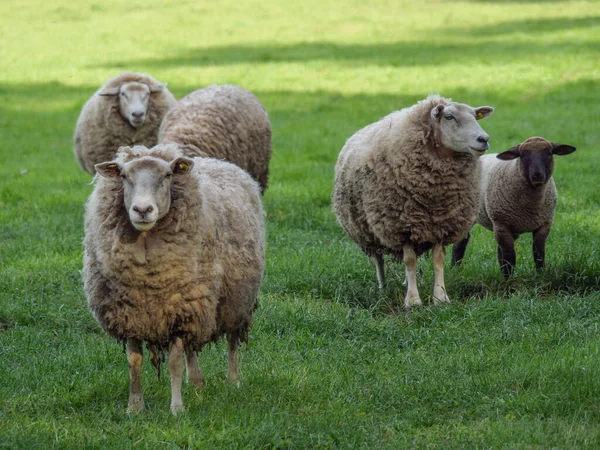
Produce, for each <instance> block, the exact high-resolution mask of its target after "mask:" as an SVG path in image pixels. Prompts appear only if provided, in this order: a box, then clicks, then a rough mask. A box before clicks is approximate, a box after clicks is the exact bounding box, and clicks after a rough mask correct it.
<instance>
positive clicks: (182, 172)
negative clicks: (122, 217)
mask: <svg viewBox="0 0 600 450" xmlns="http://www.w3.org/2000/svg"><path fill="white" fill-rule="evenodd" d="M193 166H194V161H193V160H192V159H190V158H185V157H180V158H177V159H175V160H174V161H171V162H170V163H168V162H166V161H164V160H162V159H158V158H154V157H152V156H143V157H141V158H135V159H133V160H132V161H130V162H127V163H125V164H122V163H120V162H117V161H111V162H106V163H101V164H96V166H95V167H96V171H97V172H98V173H99V174H100V175H102V176H104V177H121V178H122V180H123V199H124V203H125V209H126V210H127V214H128V215H129V220H130V221H131V224H132V225H133V226H134V227H135V228H136V229H137V230H139V231H148V230H151V229H152V228H153V227H154V226H155V225H156V222H158V221H159V220H160V219H162V218H163V217H164V216H166V215H167V213H168V212H169V208H170V207H171V182H172V180H173V177H179V176H186V175H188V174H189V172H190V170H191V169H192V167H193Z"/></svg>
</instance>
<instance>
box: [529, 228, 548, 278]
mask: <svg viewBox="0 0 600 450" xmlns="http://www.w3.org/2000/svg"><path fill="white" fill-rule="evenodd" d="M551 227H552V224H551V223H548V224H544V225H543V226H542V227H540V228H538V229H537V230H535V231H534V232H533V261H534V262H535V268H536V269H538V270H541V269H543V268H544V266H545V265H546V239H548V235H549V234H550V229H551Z"/></svg>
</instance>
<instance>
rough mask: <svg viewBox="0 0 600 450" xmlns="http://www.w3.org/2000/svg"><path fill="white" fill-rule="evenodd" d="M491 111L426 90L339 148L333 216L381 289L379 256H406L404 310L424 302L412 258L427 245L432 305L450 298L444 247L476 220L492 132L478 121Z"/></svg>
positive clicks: (382, 269) (382, 280)
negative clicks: (370, 262) (482, 163)
mask: <svg viewBox="0 0 600 450" xmlns="http://www.w3.org/2000/svg"><path fill="white" fill-rule="evenodd" d="M492 112H493V108H491V107H489V106H482V107H478V108H472V107H471V106H469V105H465V104H462V103H454V102H452V101H451V100H450V99H446V98H443V97H440V96H437V95H430V96H429V97H427V98H426V99H425V100H422V101H420V102H418V103H417V104H416V105H413V106H411V107H408V108H404V109H402V110H400V111H396V112H394V113H392V114H390V115H388V116H386V117H384V118H383V119H381V120H380V121H379V122H376V123H373V124H371V125H369V126H367V127H365V128H363V129H362V130H360V131H358V132H357V133H356V134H354V136H352V137H351V138H350V139H348V141H347V142H346V144H345V145H344V147H343V148H342V151H341V152H340V155H339V158H338V161H337V165H336V168H335V186H334V191H333V209H334V211H335V214H336V216H337V219H338V221H339V223H340V224H341V225H342V227H343V228H344V230H345V231H346V233H348V235H349V236H350V238H352V240H354V242H356V244H357V245H358V246H359V247H360V249H361V250H362V251H363V252H364V253H366V254H367V255H368V256H370V257H371V258H373V259H374V260H375V263H376V268H377V279H378V281H379V286H380V288H383V286H384V282H385V274H384V258H383V257H384V255H385V254H389V255H391V256H392V257H394V258H395V259H398V260H404V264H405V265H406V279H407V281H408V292H407V294H406V298H405V300H404V306H405V307H406V308H409V307H410V306H412V305H419V304H421V299H420V296H419V292H418V289H417V283H416V263H417V256H419V255H420V254H422V253H424V252H425V251H427V250H429V249H431V248H433V262H434V267H435V287H434V290H433V299H434V303H436V304H437V303H438V302H448V301H449V299H448V296H447V294H446V288H445V285H444V272H443V270H444V256H445V250H444V246H445V245H448V244H451V243H454V242H457V241H458V240H460V239H461V238H462V237H463V236H464V235H465V233H467V232H468V230H469V227H470V226H471V225H472V224H473V221H474V220H475V212H476V208H477V197H478V191H479V168H480V167H479V157H480V156H481V154H483V152H485V151H486V150H487V149H488V138H489V136H488V135H487V134H486V133H485V132H484V131H483V130H482V129H481V127H480V126H479V124H478V123H477V120H479V119H483V118H484V117H487V116H489V115H490V114H492Z"/></svg>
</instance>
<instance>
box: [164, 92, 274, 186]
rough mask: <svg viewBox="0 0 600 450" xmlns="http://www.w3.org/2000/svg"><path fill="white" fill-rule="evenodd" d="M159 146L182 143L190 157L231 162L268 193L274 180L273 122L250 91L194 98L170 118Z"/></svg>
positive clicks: (183, 101) (186, 99)
mask: <svg viewBox="0 0 600 450" xmlns="http://www.w3.org/2000/svg"><path fill="white" fill-rule="evenodd" d="M158 142H160V143H164V144H167V143H176V144H179V146H180V147H181V149H182V150H183V152H184V153H185V155H187V156H190V157H194V156H200V157H210V158H217V159H224V160H226V161H230V162H232V163H234V164H236V165H238V166H239V167H241V168H242V169H244V170H245V171H247V172H248V173H249V174H250V175H252V176H253V177H254V179H255V180H257V181H258V182H259V184H260V185H261V189H262V192H264V191H265V190H266V188H267V185H268V180H269V160H270V159H271V123H270V121H269V117H268V115H267V112H266V110H265V108H264V107H263V106H262V104H261V103H260V102H259V100H258V99H257V98H256V97H255V96H254V95H253V94H251V93H250V92H248V91H246V90H244V89H242V88H240V87H238V86H234V85H224V86H219V85H212V86H208V87H206V88H204V89H199V90H197V91H194V92H192V93H191V94H188V95H187V96H185V97H184V98H182V99H181V100H179V102H177V104H176V105H175V107H174V108H173V109H171V111H170V112H169V113H168V114H167V115H166V117H165V118H164V120H163V123H162V125H161V127H160V131H159V136H158Z"/></svg>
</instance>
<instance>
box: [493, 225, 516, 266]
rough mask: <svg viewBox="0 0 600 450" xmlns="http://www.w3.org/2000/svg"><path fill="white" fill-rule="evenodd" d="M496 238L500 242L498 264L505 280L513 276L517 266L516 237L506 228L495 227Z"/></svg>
mask: <svg viewBox="0 0 600 450" xmlns="http://www.w3.org/2000/svg"><path fill="white" fill-rule="evenodd" d="M494 237H495V238H496V242H498V262H499V263H500V270H501V271H502V274H503V275H504V278H508V277H509V276H511V275H512V274H513V271H514V269H515V266H516V264H517V255H516V253H515V237H514V236H513V234H512V233H511V232H510V231H509V230H508V229H506V228H503V227H498V226H496V225H494Z"/></svg>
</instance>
